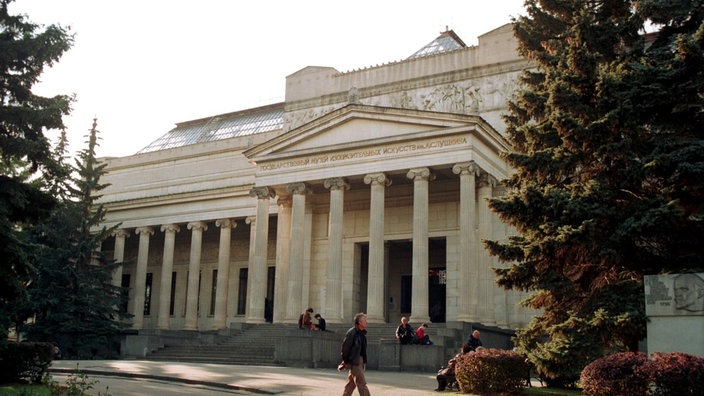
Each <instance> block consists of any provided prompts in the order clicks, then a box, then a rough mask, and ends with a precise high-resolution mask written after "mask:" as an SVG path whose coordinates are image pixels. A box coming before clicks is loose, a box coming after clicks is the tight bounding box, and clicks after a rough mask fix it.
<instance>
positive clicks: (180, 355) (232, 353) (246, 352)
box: [146, 324, 295, 366]
mask: <svg viewBox="0 0 704 396" xmlns="http://www.w3.org/2000/svg"><path fill="white" fill-rule="evenodd" d="M293 329H295V326H286V325H272V324H262V325H247V326H245V327H243V329H242V330H241V331H238V332H237V333H236V334H234V335H231V336H225V337H219V339H218V342H216V343H211V344H207V343H190V342H184V343H173V342H171V343H169V344H166V345H165V346H164V348H162V349H159V350H158V351H154V352H153V353H151V354H149V355H148V356H147V357H146V359H147V360H159V361H171V362H195V363H216V364H237V365H250V366H263V365H267V366H271V365H279V362H276V361H275V358H274V350H275V347H276V340H277V339H279V338H281V337H284V336H285V334H286V332H288V331H291V330H293Z"/></svg>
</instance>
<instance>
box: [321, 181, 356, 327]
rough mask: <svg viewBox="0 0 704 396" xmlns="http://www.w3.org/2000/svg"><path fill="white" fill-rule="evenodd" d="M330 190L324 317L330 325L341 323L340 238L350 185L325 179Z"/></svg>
mask: <svg viewBox="0 0 704 396" xmlns="http://www.w3.org/2000/svg"><path fill="white" fill-rule="evenodd" d="M324 185H325V188H328V189H330V215H329V218H328V268H327V285H326V287H327V289H326V294H325V298H326V301H325V312H324V313H325V315H326V318H327V321H328V322H330V323H342V310H341V307H342V238H343V225H342V221H343V220H342V219H343V215H344V203H345V190H349V189H350V185H349V184H348V183H347V182H346V181H345V180H344V179H343V178H341V177H336V178H333V179H327V180H325V182H324Z"/></svg>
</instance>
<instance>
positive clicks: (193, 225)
mask: <svg viewBox="0 0 704 396" xmlns="http://www.w3.org/2000/svg"><path fill="white" fill-rule="evenodd" d="M187 227H188V229H189V230H198V231H207V230H208V224H207V223H206V222H204V221H192V222H190V223H188V226H187Z"/></svg>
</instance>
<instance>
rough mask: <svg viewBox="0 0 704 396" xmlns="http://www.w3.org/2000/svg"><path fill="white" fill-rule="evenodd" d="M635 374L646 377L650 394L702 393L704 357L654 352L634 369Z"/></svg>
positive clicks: (683, 395)
mask: <svg viewBox="0 0 704 396" xmlns="http://www.w3.org/2000/svg"><path fill="white" fill-rule="evenodd" d="M635 374H636V376H639V377H644V378H647V379H648V382H649V389H648V393H645V394H647V395H650V396H670V395H677V396H701V395H704V358H701V357H697V356H693V355H689V354H686V353H681V352H673V353H654V354H652V355H651V357H650V360H648V362H646V363H645V364H644V365H643V366H641V367H638V368H637V369H636V373H635Z"/></svg>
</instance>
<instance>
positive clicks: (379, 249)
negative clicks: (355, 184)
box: [364, 173, 427, 323]
mask: <svg viewBox="0 0 704 396" xmlns="http://www.w3.org/2000/svg"><path fill="white" fill-rule="evenodd" d="M364 183H365V184H369V185H370V187H371V196H370V201H369V275H368V277H367V278H368V279H367V321H369V322H370V323H384V322H385V317H384V307H386V301H384V289H385V288H386V278H385V277H384V275H385V263H384V198H385V189H386V187H387V186H390V185H391V179H390V178H389V177H388V176H386V174H384V173H370V174H368V175H366V176H364ZM426 304H427V303H426Z"/></svg>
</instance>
